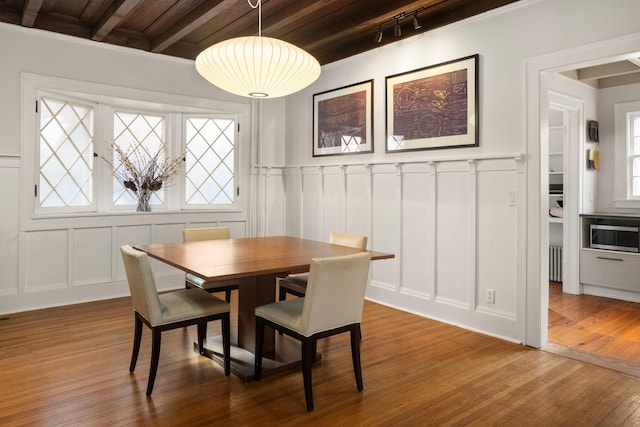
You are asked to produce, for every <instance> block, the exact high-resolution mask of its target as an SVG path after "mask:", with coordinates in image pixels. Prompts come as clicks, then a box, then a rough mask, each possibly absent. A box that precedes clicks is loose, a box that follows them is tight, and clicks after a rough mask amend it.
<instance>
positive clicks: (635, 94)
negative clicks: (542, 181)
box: [597, 84, 640, 214]
mask: <svg viewBox="0 0 640 427" xmlns="http://www.w3.org/2000/svg"><path fill="white" fill-rule="evenodd" d="M638 100H640V84H635V85H628V86H622V87H613V88H607V89H601V90H599V91H598V117H599V118H600V128H599V130H600V143H599V144H597V145H598V148H599V150H600V170H599V171H598V198H597V206H598V212H617V213H623V212H629V213H636V214H637V213H639V212H638V209H631V208H627V209H622V208H617V207H616V206H614V204H613V200H614V198H615V170H616V169H615V143H616V138H615V115H614V113H615V112H614V106H615V104H617V103H622V102H631V101H638Z"/></svg>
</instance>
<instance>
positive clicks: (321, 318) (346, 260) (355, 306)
mask: <svg viewBox="0 0 640 427" xmlns="http://www.w3.org/2000/svg"><path fill="white" fill-rule="evenodd" d="M370 264H371V255H370V254H369V253H368V252H361V253H357V254H353V255H345V256H340V257H329V258H315V259H313V260H311V269H310V270H309V281H308V282H307V291H306V295H305V298H304V306H303V309H302V316H301V323H300V332H301V333H302V335H304V336H307V337H308V336H311V335H313V334H314V333H316V332H320V331H326V330H330V329H334V328H338V327H340V326H346V325H350V324H353V323H360V321H361V318H362V307H363V304H364V294H365V291H366V289H367V284H368V282H369V265H370Z"/></svg>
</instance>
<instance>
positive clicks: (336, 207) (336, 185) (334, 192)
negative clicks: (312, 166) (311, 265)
mask: <svg viewBox="0 0 640 427" xmlns="http://www.w3.org/2000/svg"><path fill="white" fill-rule="evenodd" d="M323 190H324V192H323V198H324V203H323V209H324V215H323V221H324V225H323V230H324V233H323V236H322V240H324V241H327V240H328V239H329V233H330V232H332V231H337V232H340V233H344V232H345V231H346V218H345V216H346V208H347V204H346V195H345V176H344V173H343V170H342V168H331V169H329V168H325V169H324V183H323Z"/></svg>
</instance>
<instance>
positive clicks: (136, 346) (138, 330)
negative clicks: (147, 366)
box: [129, 313, 142, 372]
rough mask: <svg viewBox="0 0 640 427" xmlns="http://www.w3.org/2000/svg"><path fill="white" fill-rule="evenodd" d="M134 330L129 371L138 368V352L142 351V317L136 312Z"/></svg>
mask: <svg viewBox="0 0 640 427" xmlns="http://www.w3.org/2000/svg"><path fill="white" fill-rule="evenodd" d="M133 316H134V319H135V320H134V322H135V325H134V331H133V351H132V352H131V363H130V364H129V372H133V371H134V370H135V369H136V363H137V362H138V353H139V352H140V342H141V341H142V319H141V318H140V316H139V315H138V313H134V314H133Z"/></svg>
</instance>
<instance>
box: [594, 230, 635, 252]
mask: <svg viewBox="0 0 640 427" xmlns="http://www.w3.org/2000/svg"><path fill="white" fill-rule="evenodd" d="M589 234H590V236H589V238H590V244H589V246H590V247H591V248H594V249H608V250H611V251H624V252H640V227H635V226H626V225H603V224H591V230H590V233H589Z"/></svg>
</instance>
